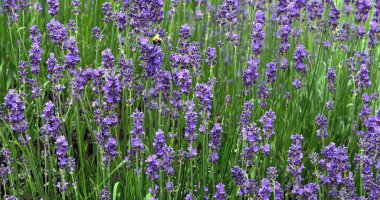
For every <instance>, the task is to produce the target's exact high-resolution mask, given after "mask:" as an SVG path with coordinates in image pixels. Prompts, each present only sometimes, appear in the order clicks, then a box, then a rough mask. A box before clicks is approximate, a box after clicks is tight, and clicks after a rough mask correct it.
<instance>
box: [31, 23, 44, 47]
mask: <svg viewBox="0 0 380 200" xmlns="http://www.w3.org/2000/svg"><path fill="white" fill-rule="evenodd" d="M41 37H42V36H41V32H40V30H39V29H38V27H37V25H33V26H32V27H30V36H29V39H30V40H31V41H32V43H37V44H40V43H41Z"/></svg>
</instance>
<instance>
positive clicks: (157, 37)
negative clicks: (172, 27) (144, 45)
mask: <svg viewBox="0 0 380 200" xmlns="http://www.w3.org/2000/svg"><path fill="white" fill-rule="evenodd" d="M152 41H153V44H154V45H155V46H160V45H161V38H160V35H158V34H156V35H155V36H154V37H153V38H152Z"/></svg>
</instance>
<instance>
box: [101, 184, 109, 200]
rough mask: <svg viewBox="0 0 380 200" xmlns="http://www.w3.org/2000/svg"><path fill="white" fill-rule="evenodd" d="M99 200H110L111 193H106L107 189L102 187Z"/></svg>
mask: <svg viewBox="0 0 380 200" xmlns="http://www.w3.org/2000/svg"><path fill="white" fill-rule="evenodd" d="M100 200H111V192H109V191H108V188H107V187H104V188H103V189H102V191H100Z"/></svg>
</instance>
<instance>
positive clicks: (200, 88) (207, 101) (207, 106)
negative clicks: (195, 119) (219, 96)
mask: <svg viewBox="0 0 380 200" xmlns="http://www.w3.org/2000/svg"><path fill="white" fill-rule="evenodd" d="M195 96H196V97H197V98H198V99H199V105H200V106H201V112H200V114H201V117H202V119H204V120H208V118H209V115H210V110H211V108H212V101H213V94H212V87H211V86H210V85H208V84H199V83H197V85H196V86H195Z"/></svg>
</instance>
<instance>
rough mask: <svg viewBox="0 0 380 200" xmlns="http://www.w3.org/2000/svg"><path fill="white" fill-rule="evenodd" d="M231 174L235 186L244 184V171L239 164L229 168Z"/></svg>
mask: <svg viewBox="0 0 380 200" xmlns="http://www.w3.org/2000/svg"><path fill="white" fill-rule="evenodd" d="M231 175H232V179H233V180H234V181H235V184H236V185H237V186H242V185H243V184H244V182H245V175H246V173H245V171H244V170H243V169H241V168H240V167H239V166H233V167H232V168H231Z"/></svg>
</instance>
